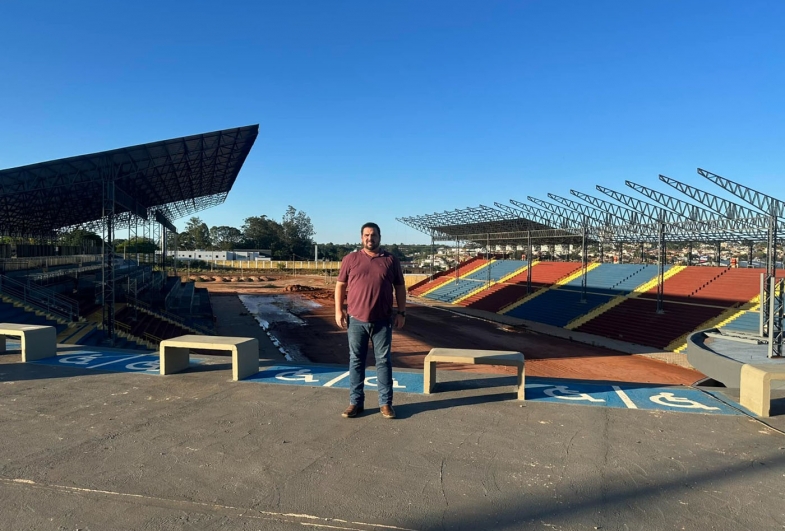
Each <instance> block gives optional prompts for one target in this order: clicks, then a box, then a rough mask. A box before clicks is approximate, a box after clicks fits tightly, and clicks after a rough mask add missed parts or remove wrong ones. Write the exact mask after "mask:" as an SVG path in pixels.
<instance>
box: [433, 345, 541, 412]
mask: <svg viewBox="0 0 785 531" xmlns="http://www.w3.org/2000/svg"><path fill="white" fill-rule="evenodd" d="M436 362H441V363H463V364H466V365H506V366H512V367H517V368H518V391H517V392H518V400H525V396H524V383H525V374H526V373H525V371H524V368H523V354H521V353H520V352H513V351H506V350H469V349H458V348H434V349H431V351H430V352H429V353H428V355H427V356H425V367H424V371H423V391H424V392H425V394H426V395H428V394H431V392H432V391H433V388H434V386H435V385H436Z"/></svg>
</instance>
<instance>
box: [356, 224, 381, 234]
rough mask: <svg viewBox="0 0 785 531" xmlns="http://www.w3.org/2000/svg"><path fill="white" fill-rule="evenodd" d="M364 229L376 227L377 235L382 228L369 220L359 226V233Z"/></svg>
mask: <svg viewBox="0 0 785 531" xmlns="http://www.w3.org/2000/svg"><path fill="white" fill-rule="evenodd" d="M365 229H376V234H378V235H379V236H381V235H382V229H380V228H379V225H377V224H376V223H373V222H370V221H369V222H368V223H366V224H365V225H363V226H362V227H360V234H362V233H363V231H364V230H365Z"/></svg>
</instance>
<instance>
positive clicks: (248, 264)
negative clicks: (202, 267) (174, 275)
mask: <svg viewBox="0 0 785 531" xmlns="http://www.w3.org/2000/svg"><path fill="white" fill-rule="evenodd" d="M191 261H194V262H203V263H206V264H210V265H211V266H212V268H213V272H216V271H220V270H223V269H239V270H241V271H248V273H251V272H252V271H275V270H280V269H302V270H306V271H323V270H325V269H329V270H338V269H340V268H341V262H340V261H337V262H336V261H324V262H323V261H321V260H319V261H318V262H314V261H310V260H288V261H287V260H198V259H197V260H190V259H183V258H178V259H177V262H178V264H177V272H178V273H179V274H183V273H186V271H187V264H188V262H191ZM199 274H201V275H206V274H207V271H204V272H201V273H199Z"/></svg>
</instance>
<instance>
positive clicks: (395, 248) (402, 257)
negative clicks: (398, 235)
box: [386, 243, 409, 262]
mask: <svg viewBox="0 0 785 531" xmlns="http://www.w3.org/2000/svg"><path fill="white" fill-rule="evenodd" d="M386 249H387V251H388V252H389V253H390V254H391V255H393V256H394V257H396V258H397V259H398V260H399V261H401V262H408V261H409V258H407V257H406V255H405V254H403V251H401V249H400V248H399V247H398V244H397V243H394V244H392V245H391V246H389V247H386Z"/></svg>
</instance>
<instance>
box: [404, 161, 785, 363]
mask: <svg viewBox="0 0 785 531" xmlns="http://www.w3.org/2000/svg"><path fill="white" fill-rule="evenodd" d="M698 174H699V175H701V176H702V177H703V178H705V179H706V180H707V181H709V182H711V183H713V184H714V185H716V186H718V187H719V188H721V189H722V190H723V191H724V192H726V195H728V194H730V195H733V196H735V197H736V198H738V200H739V201H730V200H728V199H724V198H722V197H720V196H718V195H715V194H712V193H710V192H707V191H704V190H701V189H698V188H695V187H693V186H690V185H688V184H685V183H683V182H680V181H677V180H675V179H672V178H670V177H666V176H664V175H660V177H659V178H660V181H661V182H662V183H664V184H667V185H668V186H670V187H672V188H673V189H675V190H677V191H678V192H680V193H681V195H682V196H686V197H684V198H680V197H674V196H671V195H668V194H664V193H662V192H659V191H657V190H654V189H652V188H648V187H646V186H642V185H640V184H636V183H634V182H631V181H626V185H627V187H629V188H630V189H632V190H634V191H635V192H637V194H638V195H639V196H643V197H644V198H645V199H648V200H650V201H646V200H644V199H641V198H640V197H636V196H634V195H629V194H626V193H621V192H617V191H614V190H611V189H609V188H605V187H602V186H597V187H596V188H597V191H599V192H601V193H602V194H603V196H604V197H596V196H593V195H589V194H585V193H582V192H580V191H576V190H571V191H570V195H571V197H569V198H567V197H562V196H559V195H555V194H548V198H549V199H550V201H546V200H542V199H539V198H535V197H531V196H529V197H527V200H528V201H527V202H522V201H517V200H514V199H513V200H510V201H509V203H494V206H493V207H489V206H485V205H480V206H478V207H471V208H466V209H461V210H454V211H448V212H443V213H435V214H429V215H420V216H413V217H403V218H398V221H400V222H401V223H404V224H406V225H408V226H410V227H412V228H414V229H417V230H419V231H421V232H423V233H425V234H427V235H429V236H430V238H431V242H432V244H433V243H435V242H452V243H454V244H455V246H456V249H458V248H461V247H468V248H471V249H473V250H474V256H472V257H471V258H470V259H468V260H464V261H462V262H461V261H460V260H458V262H459V263H458V265H457V266H456V267H454V268H452V269H451V270H449V271H445V272H441V273H438V274H434V273H433V270H432V271H431V275H430V276H429V277H428V278H426V279H424V280H422V281H421V282H419V283H417V284H414V285H412V286H411V287H410V294H411V295H412V296H414V297H418V298H419V299H420V300H422V301H423V302H425V303H429V304H439V305H449V306H452V307H454V308H455V309H460V308H470V309H473V310H478V311H483V312H489V313H488V315H489V316H491V317H492V316H493V314H498V315H504V316H508V317H513V318H518V319H522V320H523V322H535V323H541V324H545V325H551V326H554V327H560V328H565V329H568V330H576V331H578V332H585V333H588V334H594V335H596V336H603V337H606V338H611V339H614V340H621V341H625V342H629V343H634V344H637V345H644V346H648V347H655V348H657V349H661V350H665V351H675V352H681V351H683V350H684V348H685V347H686V346H687V338H688V337H689V336H690V334H691V333H693V332H695V331H698V330H705V329H716V330H717V331H718V332H719V333H721V334H724V335H725V336H726V337H728V338H737V339H739V340H741V341H757V342H759V343H764V342H765V343H767V344H768V357H769V358H777V357H781V356H782V355H783V347H782V343H783V297H784V296H785V295H783V293H784V292H785V290H784V289H783V288H784V287H785V279H783V277H784V276H785V275H784V274H783V271H782V269H781V265H780V266H779V269H778V262H777V250H778V245H777V240H778V234H779V232H778V231H779V227H780V226H781V224H782V222H783V220H785V202H782V201H780V200H778V199H775V198H774V197H771V196H769V195H766V194H763V193H760V192H757V191H755V190H753V189H751V188H749V187H746V186H744V185H742V184H739V183H736V182H734V181H731V180H729V179H725V178H723V177H720V176H719V175H716V174H714V173H711V172H708V171H706V170H703V169H698ZM728 243H732V244H735V245H737V246H742V248H746V249H747V251H748V252H747V260H746V261H738V260H737V259H734V260H727V261H723V260H721V245H722V244H728ZM674 244H678V245H680V246H683V247H687V248H688V252H687V260H686V263H669V261H668V254H667V249H668V245H671V246H673V245H674ZM697 244H702V245H706V244H708V245H710V246H712V247H714V248H715V249H716V258H715V260H714V261H713V264H706V265H698V264H696V263H695V262H694V260H693V248H694V246H695V245H697ZM761 244H762V245H763V246H764V247H765V248H764V252H765V257H766V259H765V264H763V263H762V264H760V265H761V266H762V267H759V268H755V267H753V266H754V265H755V264H754V263H753V248H754V247H756V246H758V247H759V246H761ZM557 245H561V246H562V247H563V248H564V247H566V248H567V249H568V252H567V253H566V254H567V256H568V257H569V256H570V255H573V256H577V257H578V261H572V262H570V261H560V262H558V261H552V260H553V256H554V254H555V253H554V249H555V246H557ZM535 246H538V247H540V248H541V247H543V246H545V247H547V248H548V249H549V252H548V255H549V256H550V257H551V261H547V260H541V259H537V256H536V253H535V251H534V248H535ZM625 246H627V247H628V248H629V246H632V247H633V248H639V249H640V254H639V255H638V254H637V253H636V254H634V255H631V254H626V255H625V253H624V252H622V251H623V249H624V247H625ZM645 246H648V247H649V248H650V249H652V250H654V251H655V254H656V260H654V261H653V263H648V262H649V260H648V259H647V255H648V253H646V252H645V250H644V248H645ZM573 249H574V250H576V251H577V254H574V253H571V252H569V251H571V250H573ZM590 250H591V254H592V255H593V258H592V259H591V260H590ZM515 251H520V252H519V253H518V254H514V252H515ZM516 256H517V257H518V258H519V259H514V258H515V257H516ZM567 260H569V258H568V259H567ZM625 262H626V263H625ZM671 262H673V261H671Z"/></svg>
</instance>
